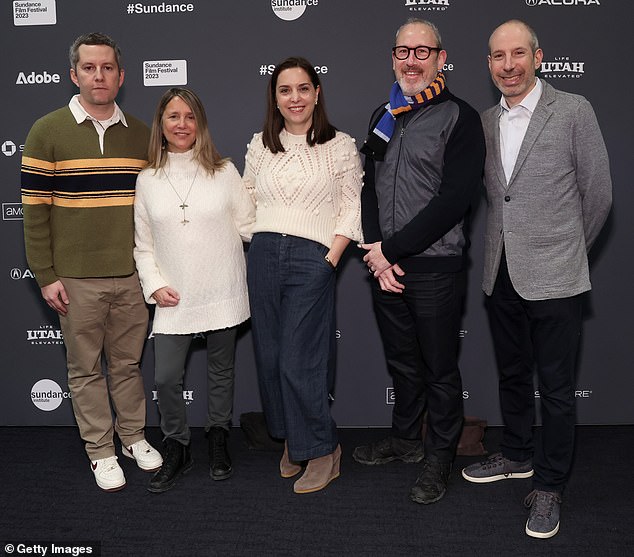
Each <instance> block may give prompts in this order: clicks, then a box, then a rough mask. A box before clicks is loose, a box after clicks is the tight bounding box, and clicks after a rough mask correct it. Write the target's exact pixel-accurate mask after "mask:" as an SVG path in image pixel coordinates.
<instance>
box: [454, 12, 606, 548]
mask: <svg viewBox="0 0 634 557" xmlns="http://www.w3.org/2000/svg"><path fill="white" fill-rule="evenodd" d="M542 57H543V53H542V50H541V49H540V48H539V45H538V41H537V36H536V35H535V32H534V31H533V30H532V29H531V28H530V27H528V25H526V24H525V23H523V22H521V21H517V20H511V21H508V22H506V23H504V24H502V25H500V26H499V27H498V28H497V29H496V30H495V31H494V32H493V34H492V35H491V38H490V39H489V56H488V61H489V70H490V72H491V77H492V79H493V82H494V83H495V85H496V87H497V88H498V89H499V90H500V91H501V93H502V98H501V100H500V103H499V104H497V105H496V106H494V107H493V108H491V109H489V110H487V111H486V112H484V113H483V115H482V123H483V127H484V133H485V137H486V146H487V160H486V165H485V182H486V189H487V198H488V211H487V226H486V237H485V263H484V280H483V289H484V291H485V293H486V294H487V310H488V315H489V322H490V327H491V334H492V337H493V342H494V348H495V356H496V361H497V365H498V369H499V379H500V389H499V392H500V407H501V411H502V416H503V418H504V424H505V428H504V434H503V439H502V444H501V453H498V454H495V455H492V456H491V457H489V458H488V459H487V460H486V461H484V462H481V463H477V464H473V465H471V466H468V467H467V468H465V469H464V470H463V471H462V475H463V477H464V478H465V479H467V480H469V481H471V482H474V483H488V482H493V481H497V480H501V479H507V478H528V477H531V476H532V477H533V480H532V484H533V486H532V487H533V490H532V491H531V493H530V494H529V495H528V497H526V500H525V505H526V506H527V507H529V508H530V514H529V518H528V521H527V522H526V528H525V530H526V533H527V534H528V535H529V536H532V537H535V538H550V537H552V536H554V535H555V534H556V533H557V532H558V530H559V514H560V513H559V511H560V505H561V496H562V492H563V489H564V487H565V485H566V482H567V480H568V476H569V473H570V467H571V463H572V456H573V446H574V428H575V422H576V419H575V398H574V385H575V377H574V376H575V360H576V356H577V349H578V341H579V336H580V332H581V313H582V303H581V294H582V293H583V292H586V291H588V290H590V279H589V272H588V257H587V253H588V250H589V249H590V246H591V245H592V243H593V242H594V240H595V239H596V237H597V235H598V234H599V231H600V230H601V227H602V226H603V223H604V222H605V219H606V218H607V215H608V212H609V210H610V206H611V203H612V184H611V180H610V169H609V163H608V154H607V151H606V148H605V144H604V142H603V138H602V136H601V131H600V129H599V125H598V123H597V119H596V117H595V114H594V111H593V110H592V107H591V106H590V103H589V102H588V101H587V100H586V99H585V98H583V97H581V96H579V95H572V94H569V93H564V92H562V91H558V90H556V89H554V88H553V87H551V86H550V85H549V84H548V83H546V82H545V81H541V80H540V79H538V78H536V76H535V70H537V69H538V68H539V67H540V64H541V61H542ZM535 370H537V376H538V380H539V393H540V401H541V416H542V428H541V436H540V437H539V438H537V439H536V441H535V444H533V435H532V426H533V421H534V417H535V395H534V387H533V373H534V371H535Z"/></svg>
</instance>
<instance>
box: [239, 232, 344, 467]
mask: <svg viewBox="0 0 634 557" xmlns="http://www.w3.org/2000/svg"><path fill="white" fill-rule="evenodd" d="M327 252H328V249H327V248H326V246H324V245H322V244H320V243H318V242H314V241H312V240H307V239H305V238H299V237H297V236H291V235H285V234H277V233H271V232H260V233H257V234H255V235H254V236H253V239H252V241H251V246H250V248H249V255H248V265H247V282H248V287H249V300H250V304H251V324H252V335H253V344H254V349H255V358H256V365H257V370H258V382H259V386H260V396H261V399H262V406H263V408H264V413H265V416H266V421H267V425H268V428H269V433H270V434H271V436H273V437H277V438H279V439H286V440H287V442H288V448H289V453H290V457H291V458H292V459H293V460H296V461H301V460H308V459H313V458H318V457H320V456H324V455H327V454H330V453H332V452H333V451H334V450H335V448H336V447H337V429H336V424H335V422H334V420H333V419H332V416H331V414H330V404H329V396H328V394H329V386H330V385H329V379H330V378H331V377H330V376H331V374H329V368H330V366H331V363H332V360H333V353H334V348H335V346H334V335H335V330H334V310H335V308H334V304H335V278H336V274H335V271H334V269H332V267H331V266H330V265H329V264H328V262H327V261H326V260H325V259H324V256H325V255H326V253H327Z"/></svg>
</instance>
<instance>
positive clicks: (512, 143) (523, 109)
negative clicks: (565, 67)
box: [500, 77, 543, 184]
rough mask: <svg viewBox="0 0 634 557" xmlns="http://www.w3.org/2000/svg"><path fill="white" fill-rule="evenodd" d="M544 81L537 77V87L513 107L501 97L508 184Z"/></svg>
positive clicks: (503, 157) (503, 154)
mask: <svg viewBox="0 0 634 557" xmlns="http://www.w3.org/2000/svg"><path fill="white" fill-rule="evenodd" d="M542 89H543V87H542V83H541V81H540V80H539V78H537V77H536V78H535V87H533V89H532V90H531V91H530V93H528V95H526V96H525V97H524V98H523V99H522V100H521V101H520V102H519V103H518V104H516V105H515V106H514V107H513V108H509V105H508V103H507V102H506V99H505V98H504V96H502V98H501V99H500V157H501V158H502V166H503V167H504V175H505V176H506V183H507V184H508V181H509V179H510V178H511V175H512V174H513V169H514V168H515V162H516V161H517V155H518V154H519V152H520V147H521V146H522V141H524V136H525V135H526V130H527V129H528V124H529V123H530V121H531V116H532V115H533V111H534V110H535V107H536V106H537V103H538V102H539V98H540V97H541V96H542Z"/></svg>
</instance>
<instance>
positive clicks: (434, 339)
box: [372, 271, 466, 462]
mask: <svg viewBox="0 0 634 557" xmlns="http://www.w3.org/2000/svg"><path fill="white" fill-rule="evenodd" d="M399 280H400V281H401V282H402V283H403V284H404V285H405V290H404V291H403V293H402V294H393V293H389V292H384V291H382V290H381V289H380V287H379V285H378V283H377V282H376V281H373V289H372V292H373V297H374V311H375V313H376V319H377V323H378V326H379V330H380V332H381V338H382V340H383V348H384V350H385V357H386V360H387V367H388V371H389V372H390V375H391V376H392V381H393V386H394V393H395V398H396V401H395V404H394V409H393V411H392V434H393V435H394V436H396V437H401V438H404V439H420V437H421V429H422V422H423V414H424V412H425V410H426V411H427V435H426V437H425V454H426V455H434V456H436V457H437V458H438V459H439V460H441V461H444V462H450V461H452V460H453V458H454V455H455V452H456V448H457V447H458V440H459V438H460V433H461V431H462V422H463V403H462V380H461V378H460V370H459V369H458V342H459V336H458V335H459V331H460V321H461V316H462V305H463V301H464V295H465V289H466V273H465V272H464V271H462V272H458V273H407V274H406V275H405V276H404V277H402V278H399Z"/></svg>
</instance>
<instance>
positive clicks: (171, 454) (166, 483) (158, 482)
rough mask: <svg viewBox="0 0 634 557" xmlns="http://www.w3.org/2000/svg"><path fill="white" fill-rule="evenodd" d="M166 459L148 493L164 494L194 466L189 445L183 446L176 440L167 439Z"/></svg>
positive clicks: (152, 480) (153, 478)
mask: <svg viewBox="0 0 634 557" xmlns="http://www.w3.org/2000/svg"><path fill="white" fill-rule="evenodd" d="M163 446H164V448H165V457H164V458H163V465H162V466H161V469H160V470H159V471H158V472H157V473H156V474H154V476H153V477H152V479H151V480H150V484H149V485H148V488H147V489H148V491H151V492H152V493H163V492H164V491H167V490H168V489H171V488H172V487H174V484H175V483H176V480H177V479H178V478H179V477H180V476H182V475H183V474H187V472H189V471H190V470H191V469H192V466H193V465H194V460H193V459H192V454H191V449H190V447H189V445H183V444H182V443H179V442H178V441H174V439H169V438H168V439H165V441H164V443H163Z"/></svg>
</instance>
